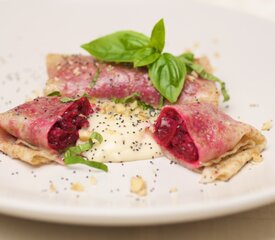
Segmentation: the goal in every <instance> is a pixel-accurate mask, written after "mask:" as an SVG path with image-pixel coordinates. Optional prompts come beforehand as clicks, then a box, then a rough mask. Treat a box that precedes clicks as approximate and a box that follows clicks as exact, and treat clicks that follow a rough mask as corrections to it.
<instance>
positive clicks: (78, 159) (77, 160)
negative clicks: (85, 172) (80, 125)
mask: <svg viewBox="0 0 275 240" xmlns="http://www.w3.org/2000/svg"><path fill="white" fill-rule="evenodd" d="M94 140H96V141H97V142H99V143H102V141H103V138H102V136H101V134H99V133H97V132H93V133H92V135H91V136H90V139H89V141H88V142H87V143H84V144H80V145H77V146H74V147H70V148H69V149H68V150H67V151H66V152H65V154H64V163H65V164H67V165H71V164H85V165H87V166H89V167H93V168H97V169H100V170H102V171H105V172H108V166H107V165H106V164H104V163H101V162H96V161H90V160H87V159H85V158H84V157H83V156H81V153H83V152H86V151H88V150H90V149H91V148H92V147H93V145H94V144H95V141H94Z"/></svg>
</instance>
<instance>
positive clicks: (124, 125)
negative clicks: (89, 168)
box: [78, 113, 162, 162]
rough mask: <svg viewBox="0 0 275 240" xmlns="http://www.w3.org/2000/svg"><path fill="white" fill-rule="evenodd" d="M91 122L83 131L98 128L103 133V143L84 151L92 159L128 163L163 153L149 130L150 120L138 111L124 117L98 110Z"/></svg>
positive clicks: (82, 132) (91, 130) (90, 119)
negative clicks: (135, 113)
mask: <svg viewBox="0 0 275 240" xmlns="http://www.w3.org/2000/svg"><path fill="white" fill-rule="evenodd" d="M89 123H90V127H89V128H88V129H82V130H81V132H80V134H85V131H86V133H87V131H88V132H89V133H92V132H93V131H96V132H98V133H100V134H101V135H102V136H103V142H102V143H101V144H95V145H94V147H93V148H92V149H90V150H89V151H87V152H85V153H83V155H84V156H85V157H86V158H87V159H89V160H93V161H98V162H124V161H134V160H144V159H152V158H156V157H160V156H162V152H161V149H160V147H159V146H158V144H157V143H156V142H155V141H154V139H153V138H152V137H151V136H150V134H148V133H147V130H146V129H147V128H148V127H149V126H150V122H149V120H141V119H140V118H139V117H138V116H136V115H134V114H132V115H131V116H124V115H121V114H103V113H94V114H93V115H92V116H91V117H90V118H89ZM78 143H79V144H80V143H82V142H81V141H78Z"/></svg>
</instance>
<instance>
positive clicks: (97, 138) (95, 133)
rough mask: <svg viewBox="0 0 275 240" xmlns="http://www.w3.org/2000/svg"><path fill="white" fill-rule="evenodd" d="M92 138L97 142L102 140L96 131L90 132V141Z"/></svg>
mask: <svg viewBox="0 0 275 240" xmlns="http://www.w3.org/2000/svg"><path fill="white" fill-rule="evenodd" d="M93 139H95V140H96V141H98V142H99V143H102V141H103V137H102V135H101V134H100V133H98V132H93V133H92V135H91V136H90V142H92V141H93Z"/></svg>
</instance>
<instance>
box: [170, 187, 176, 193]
mask: <svg viewBox="0 0 275 240" xmlns="http://www.w3.org/2000/svg"><path fill="white" fill-rule="evenodd" d="M177 191H178V189H177V188H176V187H171V188H170V190H169V193H175V192H177Z"/></svg>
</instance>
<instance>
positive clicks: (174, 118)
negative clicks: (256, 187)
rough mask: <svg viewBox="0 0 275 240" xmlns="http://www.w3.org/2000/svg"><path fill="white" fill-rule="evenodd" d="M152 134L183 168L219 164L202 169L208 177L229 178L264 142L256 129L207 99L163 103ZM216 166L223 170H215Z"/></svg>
mask: <svg viewBox="0 0 275 240" xmlns="http://www.w3.org/2000/svg"><path fill="white" fill-rule="evenodd" d="M154 138H155V140H156V141H157V142H158V143H159V144H160V145H161V147H162V150H163V152H164V154H165V155H166V157H168V158H169V159H172V160H176V161H178V162H180V163H181V164H183V165H184V166H186V167H187V168H190V169H201V168H203V167H206V166H207V167H208V166H211V165H215V164H220V165H217V168H214V169H215V170H217V172H215V171H214V170H210V169H209V168H207V169H208V170H205V172H204V177H205V178H207V179H208V180H209V181H210V179H211V180H212V179H213V180H214V179H215V178H216V179H219V178H220V179H222V180H227V179H229V178H230V177H231V176H232V175H234V174H235V173H236V172H237V171H238V170H239V169H240V168H241V167H242V166H243V165H244V164H245V163H246V162H247V161H249V160H251V159H253V158H254V157H255V156H256V155H259V154H260V153H261V151H263V149H264V147H265V142H266V140H265V137H264V136H263V135H262V134H261V133H260V132H259V131H258V130H256V129H255V128H253V127H252V126H250V125H248V124H244V123H241V122H239V121H235V120H233V119H232V118H231V117H230V116H228V115H226V114H225V113H223V112H222V111H220V110H219V109H218V108H217V107H216V106H214V105H213V104H208V103H190V104H184V105H181V106H179V105H176V106H166V107H164V108H163V109H162V111H161V113H160V115H159V117H158V119H157V121H156V124H155V129H154ZM248 150H250V151H248ZM244 151H246V153H247V154H246V155H244ZM237 156H238V157H240V158H241V159H242V160H241V161H240V162H237V161H235V160H236V159H238V157H237ZM233 159H234V160H233ZM230 162H233V163H232V164H230ZM221 164H222V165H221ZM218 169H220V171H223V172H224V174H218ZM226 170H227V173H225V172H226ZM213 172H215V174H216V177H214V174H213ZM218 175H219V176H218ZM222 175H223V176H222ZM211 177H212V178H211Z"/></svg>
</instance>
